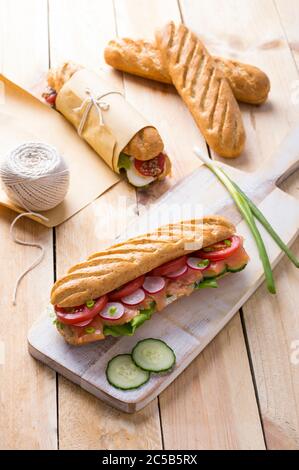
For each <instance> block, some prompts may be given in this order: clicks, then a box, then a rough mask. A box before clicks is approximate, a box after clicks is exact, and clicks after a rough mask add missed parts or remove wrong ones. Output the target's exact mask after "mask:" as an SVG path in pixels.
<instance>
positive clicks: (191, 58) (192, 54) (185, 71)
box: [182, 41, 196, 89]
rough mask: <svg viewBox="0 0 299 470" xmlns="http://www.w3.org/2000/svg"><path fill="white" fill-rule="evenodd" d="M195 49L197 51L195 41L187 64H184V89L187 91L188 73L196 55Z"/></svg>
mask: <svg viewBox="0 0 299 470" xmlns="http://www.w3.org/2000/svg"><path fill="white" fill-rule="evenodd" d="M195 49H196V42H195V41H194V42H193V44H192V48H191V50H190V51H189V53H188V56H187V59H186V63H185V64H183V69H184V71H183V77H182V89H185V87H186V77H187V72H188V68H189V66H190V63H191V61H192V60H193V57H194V54H195Z"/></svg>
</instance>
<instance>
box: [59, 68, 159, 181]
mask: <svg viewBox="0 0 299 470" xmlns="http://www.w3.org/2000/svg"><path fill="white" fill-rule="evenodd" d="M104 95H105V96H104ZM90 97H92V98H94V99H95V100H97V103H98V106H96V105H95V104H94V103H93V104H92V105H91V106H90V110H89V112H88V113H87V115H86V121H85V124H84V126H83V129H82V132H81V137H82V138H83V139H84V140H85V141H86V142H88V143H89V145H90V146H91V147H92V148H93V149H94V150H95V151H96V152H97V153H98V154H99V155H100V156H101V158H102V159H103V160H104V161H105V162H106V163H107V165H108V166H109V167H110V168H111V169H112V170H114V171H115V172H117V173H119V170H118V158H119V154H120V153H121V151H122V150H123V149H124V147H125V146H126V145H127V144H128V143H129V142H130V140H131V139H132V138H133V137H134V135H135V134H137V132H139V131H140V130H141V129H144V128H145V127H148V126H151V125H150V124H149V123H148V121H147V120H146V119H145V118H144V117H143V116H141V114H139V113H138V111H136V110H135V109H134V108H133V107H132V106H131V105H130V104H129V103H128V102H127V101H126V100H125V98H124V97H123V95H122V94H121V93H119V92H117V91H115V90H113V89H111V86H110V85H109V84H108V83H107V82H106V81H105V80H103V79H102V78H101V77H100V76H98V75H97V74H96V73H95V72H92V71H90V70H87V69H82V70H79V71H78V72H76V73H75V74H74V75H73V76H72V77H71V78H70V80H68V81H67V82H66V83H65V84H64V86H63V87H62V88H61V90H60V91H59V93H58V95H57V98H56V109H57V110H58V111H60V112H61V113H62V114H63V115H64V117H65V118H66V119H67V120H68V121H70V122H71V123H72V124H73V126H74V127H75V128H76V129H77V131H78V129H79V127H80V123H81V121H82V119H84V111H85V110H86V107H87V106H88V104H89V100H90ZM101 120H102V122H101ZM81 124H82V123H81Z"/></svg>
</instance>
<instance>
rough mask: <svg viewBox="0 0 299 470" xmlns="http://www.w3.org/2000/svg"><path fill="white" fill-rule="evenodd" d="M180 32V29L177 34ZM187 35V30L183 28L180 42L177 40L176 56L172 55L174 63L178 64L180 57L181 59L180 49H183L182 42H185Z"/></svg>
mask: <svg viewBox="0 0 299 470" xmlns="http://www.w3.org/2000/svg"><path fill="white" fill-rule="evenodd" d="M179 34H180V31H178V34H177V35H178V36H179ZM187 36H188V31H186V30H185V29H184V30H183V35H182V37H181V38H180V40H179V41H180V42H179V45H178V49H177V53H176V56H175V57H174V65H178V64H179V62H180V59H181V53H182V50H183V47H184V44H185V41H186V39H187Z"/></svg>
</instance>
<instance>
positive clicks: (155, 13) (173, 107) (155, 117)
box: [115, 0, 207, 205]
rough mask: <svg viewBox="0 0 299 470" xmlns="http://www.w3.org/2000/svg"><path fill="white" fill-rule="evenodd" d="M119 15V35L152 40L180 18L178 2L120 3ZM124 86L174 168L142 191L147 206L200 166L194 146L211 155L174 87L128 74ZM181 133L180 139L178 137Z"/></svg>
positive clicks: (117, 5)
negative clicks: (147, 121)
mask: <svg viewBox="0 0 299 470" xmlns="http://www.w3.org/2000/svg"><path fill="white" fill-rule="evenodd" d="M115 12H116V19H117V33H118V36H120V37H125V36H128V37H133V38H144V37H145V38H148V39H150V40H152V39H153V38H154V34H155V30H156V29H157V28H159V27H161V26H163V24H165V23H166V22H167V21H170V20H171V19H175V20H179V18H180V13H179V9H178V6H177V1H176V0H163V2H161V1H159V0H153V1H151V2H150V8H149V3H148V0H116V1H115ZM124 85H125V90H126V96H127V97H128V99H129V100H130V102H132V104H133V105H135V106H136V107H139V108H140V109H142V112H143V113H144V115H145V116H146V117H147V118H148V119H149V121H150V122H151V123H153V124H154V125H156V127H157V128H158V130H159V132H160V134H161V136H162V138H163V140H164V143H165V149H166V151H167V153H168V155H169V157H170V159H171V161H172V165H173V172H172V176H171V177H168V178H167V179H166V180H165V181H164V182H161V183H158V184H155V185H153V186H152V187H151V188H150V189H149V191H147V192H146V193H145V192H144V191H139V192H138V201H139V204H140V205H147V204H149V203H150V202H152V201H153V200H155V199H156V198H157V197H159V196H160V195H161V194H163V193H164V192H166V191H167V190H169V189H171V188H172V187H173V186H174V185H175V184H176V183H177V182H178V181H179V180H181V179H182V178H184V177H185V176H186V175H188V174H190V173H191V172H192V171H193V170H194V169H195V168H198V167H199V161H198V159H197V158H196V157H195V155H194V154H193V151H192V147H193V145H198V146H199V147H200V149H201V150H202V152H203V153H207V148H206V144H205V141H204V139H203V137H202V136H201V135H200V133H199V132H198V130H197V127H196V125H195V123H194V121H193V119H192V117H191V115H190V113H189V111H188V109H187V108H186V107H185V105H184V103H183V102H182V100H181V99H180V97H179V96H178V95H177V94H176V93H174V90H173V88H172V87H171V86H168V85H162V84H159V83H154V82H152V81H151V80H146V79H142V78H139V77H134V76H130V75H128V74H126V75H125V77H124ZM178 132H179V134H180V138H177V135H178Z"/></svg>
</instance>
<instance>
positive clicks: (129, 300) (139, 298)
mask: <svg viewBox="0 0 299 470" xmlns="http://www.w3.org/2000/svg"><path fill="white" fill-rule="evenodd" d="M144 299H145V293H144V291H143V290H142V289H137V290H135V292H133V293H132V294H130V295H126V296H125V297H122V298H121V301H122V302H123V303H124V304H126V305H130V306H131V305H138V304H140V303H141V302H143V301H144Z"/></svg>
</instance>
